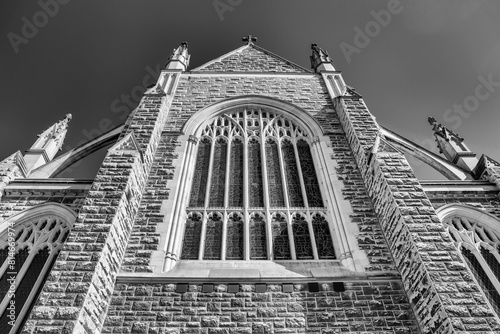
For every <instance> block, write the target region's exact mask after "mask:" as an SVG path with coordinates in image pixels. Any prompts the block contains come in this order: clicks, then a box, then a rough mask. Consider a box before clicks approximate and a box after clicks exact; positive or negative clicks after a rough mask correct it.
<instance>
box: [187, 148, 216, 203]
mask: <svg viewBox="0 0 500 334" xmlns="http://www.w3.org/2000/svg"><path fill="white" fill-rule="evenodd" d="M210 146H211V143H210V139H208V138H203V139H202V140H200V142H199V144H198V154H197V156H196V165H195V167H194V173H193V182H192V185H191V197H190V198H191V200H190V202H189V206H194V207H201V206H204V205H205V191H206V189H207V180H208V167H209V164H210V149H211V148H210Z"/></svg>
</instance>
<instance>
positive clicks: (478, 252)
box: [444, 215, 500, 316]
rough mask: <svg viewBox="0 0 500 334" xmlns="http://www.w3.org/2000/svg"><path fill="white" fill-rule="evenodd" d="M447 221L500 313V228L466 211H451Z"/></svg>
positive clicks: (478, 279) (484, 289) (463, 252)
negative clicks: (463, 213) (463, 212)
mask: <svg viewBox="0 0 500 334" xmlns="http://www.w3.org/2000/svg"><path fill="white" fill-rule="evenodd" d="M444 223H445V225H446V226H447V229H448V232H449V234H450V237H451V238H452V240H453V241H454V242H455V244H456V245H457V247H458V249H459V250H460V253H461V255H462V257H463V259H464V261H465V263H466V264H467V267H468V268H469V271H470V272H471V273H472V275H473V276H474V278H475V279H476V281H477V283H478V284H479V286H480V287H481V290H482V292H483V293H484V295H485V296H486V298H487V299H488V301H489V302H490V304H491V306H492V308H493V310H494V311H495V312H496V314H497V315H498V316H500V231H499V230H498V229H492V228H491V227H489V226H487V225H486V224H483V223H481V222H480V221H479V220H476V219H473V218H469V217H465V216H463V215H451V216H449V217H448V218H446V219H445V220H444ZM497 224H498V223H497Z"/></svg>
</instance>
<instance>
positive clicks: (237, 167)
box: [228, 138, 243, 207]
mask: <svg viewBox="0 0 500 334" xmlns="http://www.w3.org/2000/svg"><path fill="white" fill-rule="evenodd" d="M230 159H231V161H230V165H229V195H228V196H229V198H228V202H229V206H230V207H242V206H243V143H242V142H241V140H240V139H238V138H236V139H233V142H232V143H231V156H230Z"/></svg>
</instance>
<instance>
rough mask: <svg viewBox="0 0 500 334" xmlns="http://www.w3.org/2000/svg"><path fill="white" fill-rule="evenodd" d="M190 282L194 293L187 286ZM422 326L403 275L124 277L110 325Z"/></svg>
mask: <svg viewBox="0 0 500 334" xmlns="http://www.w3.org/2000/svg"><path fill="white" fill-rule="evenodd" d="M316 284H317V283H316ZM182 285H184V286H182ZM183 288H184V289H185V290H186V292H180V291H182V289H183ZM315 288H316V290H315ZM342 290H345V291H342ZM313 291H316V292H313ZM418 332H419V331H418V329H417V328H416V326H415V321H414V319H413V312H412V311H411V310H410V307H409V304H408V301H407V298H406V296H405V293H404V290H403V287H402V285H401V283H400V282H397V281H373V282H363V281H360V282H346V283H340V284H339V283H334V284H332V283H331V282H329V283H327V282H320V283H319V284H317V285H314V284H313V285H312V286H311V285H309V284H308V283H296V284H291V283H288V284H257V285H256V284H238V283H236V284H234V283H233V284H217V283H216V284H199V283H198V284H187V283H184V284H175V283H163V284H162V283H157V284H153V283H151V284H144V283H126V282H120V283H118V284H116V286H115V291H114V292H113V298H112V300H111V305H110V306H109V309H108V317H107V318H106V321H105V324H104V327H103V330H102V333H163V334H166V333H169V334H180V333H184V334H188V333H189V334H250V333H254V334H265V333H266V334H267V333H308V334H327V333H328V334H334V333H380V334H382V333H384V334H385V333H387V334H389V333H391V334H410V333H418Z"/></svg>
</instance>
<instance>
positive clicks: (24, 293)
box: [0, 216, 71, 333]
mask: <svg viewBox="0 0 500 334" xmlns="http://www.w3.org/2000/svg"><path fill="white" fill-rule="evenodd" d="M70 228H71V226H70V224H69V223H68V222H66V221H64V220H63V219H60V218H57V217H53V216H45V217H41V218H36V219H33V220H29V221H27V222H24V223H22V224H18V225H17V226H15V227H14V234H13V236H14V240H15V247H12V245H11V244H10V243H9V239H8V233H5V234H4V235H3V236H2V237H1V238H0V250H1V251H0V254H1V256H0V260H2V262H1V264H0V332H1V333H16V332H17V330H18V329H19V328H21V327H22V324H23V323H24V320H25V315H26V314H28V313H29V310H30V309H31V307H32V305H33V303H34V301H35V300H36V297H37V296H38V293H39V290H40V288H41V286H42V285H43V284H44V282H45V280H46V279H47V276H48V273H49V272H50V268H52V266H53V264H54V262H55V260H56V258H57V255H58V253H59V251H60V249H61V248H62V245H63V243H64V241H65V240H66V238H67V236H68V234H69V231H70ZM9 246H10V247H9ZM6 251H7V253H6ZM12 278H14V280H12ZM11 301H14V302H15V305H16V308H15V313H16V318H15V319H16V320H15V321H16V322H15V324H14V326H12V324H11V323H10V324H9V322H10V321H11V319H10V318H9V317H8V315H9V314H11V311H9V310H8V309H7V307H8V305H9V303H10V302H11Z"/></svg>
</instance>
